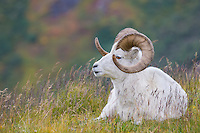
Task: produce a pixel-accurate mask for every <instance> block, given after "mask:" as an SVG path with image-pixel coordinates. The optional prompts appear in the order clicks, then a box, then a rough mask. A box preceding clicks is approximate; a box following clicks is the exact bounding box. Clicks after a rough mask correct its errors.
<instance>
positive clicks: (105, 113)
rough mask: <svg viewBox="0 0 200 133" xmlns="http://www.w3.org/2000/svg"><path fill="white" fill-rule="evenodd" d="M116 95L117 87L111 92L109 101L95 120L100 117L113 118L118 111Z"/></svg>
mask: <svg viewBox="0 0 200 133" xmlns="http://www.w3.org/2000/svg"><path fill="white" fill-rule="evenodd" d="M116 100H117V98H116V95H115V89H113V90H112V91H111V92H110V95H109V98H108V103H107V104H106V106H105V107H104V108H103V110H102V112H101V114H100V116H99V117H97V118H96V119H95V120H99V119H106V118H112V117H113V116H114V115H115V113H116Z"/></svg>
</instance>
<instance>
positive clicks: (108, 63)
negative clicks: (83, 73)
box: [93, 28, 154, 78]
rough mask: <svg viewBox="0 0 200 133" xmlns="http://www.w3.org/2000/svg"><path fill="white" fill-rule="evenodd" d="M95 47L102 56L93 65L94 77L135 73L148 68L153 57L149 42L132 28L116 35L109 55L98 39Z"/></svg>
mask: <svg viewBox="0 0 200 133" xmlns="http://www.w3.org/2000/svg"><path fill="white" fill-rule="evenodd" d="M95 45H96V48H97V49H98V51H99V52H100V53H101V55H102V56H103V57H102V58H101V59H100V60H99V61H97V62H95V63H94V65H93V71H94V74H95V75H96V76H106V77H111V78H116V76H120V75H121V74H122V73H137V72H140V71H142V70H144V69H145V68H146V67H148V65H149V64H150V63H151V61H152V60H153V57H154V48H153V44H152V42H151V40H150V39H149V38H148V37H146V36H145V35H144V34H142V33H139V32H138V31H136V30H134V29H132V28H126V29H124V30H122V31H120V32H119V33H118V35H117V37H116V38H115V41H114V45H113V47H112V49H111V51H110V53H108V52H106V51H105V50H103V48H102V47H101V46H100V43H99V41H98V38H95Z"/></svg>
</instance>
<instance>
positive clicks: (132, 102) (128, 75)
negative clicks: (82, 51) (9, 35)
mask: <svg viewBox="0 0 200 133" xmlns="http://www.w3.org/2000/svg"><path fill="white" fill-rule="evenodd" d="M95 45H96V47H97V49H98V51H99V52H100V53H101V54H102V55H103V57H102V58H101V59H100V60H99V61H97V62H95V63H94V65H93V68H92V70H93V72H94V75H95V76H97V77H99V76H104V77H109V78H111V81H112V83H113V86H114V88H113V89H112V90H111V93H110V95H109V98H108V103H107V104H106V106H105V107H104V108H103V111H102V113H101V114H100V116H99V117H98V118H97V119H101V118H102V119H105V118H107V117H108V118H110V117H113V116H114V115H115V114H116V113H117V114H118V115H119V117H120V118H121V119H122V120H123V121H127V120H130V119H133V120H134V122H135V123H136V124H139V123H140V122H141V121H142V119H146V120H149V119H151V120H152V119H153V120H158V121H162V120H165V119H168V118H179V117H181V116H182V115H183V114H184V113H185V111H186V109H187V94H186V92H185V91H184V90H183V89H182V87H181V86H180V85H179V84H178V83H177V82H176V81H175V80H174V79H172V78H171V77H170V76H169V75H168V74H166V73H164V72H163V71H162V70H160V69H159V68H156V67H148V65H149V64H150V62H151V61H152V59H153V56H154V48H153V45H152V42H151V40H150V39H149V38H148V37H146V36H145V35H144V34H142V33H139V32H138V31H136V30H134V29H132V28H125V29H124V30H122V31H120V32H119V33H118V35H117V37H116V39H115V41H114V45H113V47H112V49H111V51H110V53H108V52H106V51H105V50H103V49H102V47H101V46H100V43H99V41H98V39H97V38H95ZM122 64H123V65H122Z"/></svg>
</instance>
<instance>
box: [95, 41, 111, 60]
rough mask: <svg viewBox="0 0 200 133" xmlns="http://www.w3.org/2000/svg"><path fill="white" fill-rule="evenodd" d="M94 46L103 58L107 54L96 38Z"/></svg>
mask: <svg viewBox="0 0 200 133" xmlns="http://www.w3.org/2000/svg"><path fill="white" fill-rule="evenodd" d="M95 46H96V48H97V49H98V51H99V53H100V54H101V55H102V56H105V55H106V54H108V52H106V51H105V50H104V49H103V48H102V47H101V45H100V43H99V40H98V38H97V37H96V38H95Z"/></svg>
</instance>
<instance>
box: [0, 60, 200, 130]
mask: <svg viewBox="0 0 200 133" xmlns="http://www.w3.org/2000/svg"><path fill="white" fill-rule="evenodd" d="M54 70H55V69H54ZM163 70H164V71H165V72H167V73H168V74H169V75H170V76H172V77H173V78H174V79H175V80H176V81H177V82H179V83H180V84H181V86H182V87H183V89H184V90H185V91H186V92H187V94H188V97H189V105H188V110H187V112H186V114H185V115H184V116H183V117H182V118H180V119H169V120H166V121H163V122H157V121H153V120H152V121H143V122H142V124H141V125H134V124H133V121H127V122H122V121H121V120H120V119H119V118H117V117H116V118H114V119H110V120H105V121H103V120H102V121H94V120H93V119H94V118H96V117H98V115H100V113H101V110H102V109H103V107H104V106H105V104H106V102H107V98H108V94H109V92H110V90H111V89H112V84H111V83H110V80H109V79H107V78H96V77H94V76H93V73H92V72H91V65H90V62H88V63H87V64H86V65H85V66H82V67H79V68H77V67H76V66H73V67H72V69H71V71H69V72H65V71H64V70H62V68H60V69H58V71H57V72H54V71H53V72H52V73H51V74H49V75H48V76H47V77H43V76H42V74H39V73H38V74H37V80H35V81H34V82H31V81H27V83H26V84H25V85H24V86H23V87H22V88H20V87H17V86H16V87H15V88H14V89H13V91H12V92H9V91H7V89H4V90H2V91H1V92H0V132H31V133H32V132H38V133H42V132H45V133H46V132H199V131H200V77H199V75H196V74H195V73H194V72H193V71H192V69H191V71H189V70H188V69H186V68H185V67H183V66H179V65H178V64H176V65H175V66H174V67H172V63H171V62H170V61H169V60H168V64H167V66H165V67H164V68H163Z"/></svg>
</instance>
